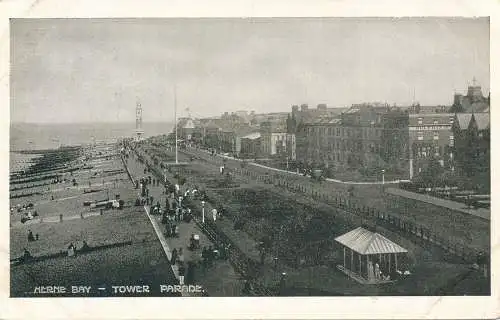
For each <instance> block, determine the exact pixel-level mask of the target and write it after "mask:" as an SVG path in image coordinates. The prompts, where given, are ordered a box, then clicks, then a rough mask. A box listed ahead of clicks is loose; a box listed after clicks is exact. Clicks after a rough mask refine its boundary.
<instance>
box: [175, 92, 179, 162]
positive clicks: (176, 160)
mask: <svg viewBox="0 0 500 320" xmlns="http://www.w3.org/2000/svg"><path fill="white" fill-rule="evenodd" d="M174 117H175V164H178V163H179V160H178V156H177V87H176V85H175V83H174Z"/></svg>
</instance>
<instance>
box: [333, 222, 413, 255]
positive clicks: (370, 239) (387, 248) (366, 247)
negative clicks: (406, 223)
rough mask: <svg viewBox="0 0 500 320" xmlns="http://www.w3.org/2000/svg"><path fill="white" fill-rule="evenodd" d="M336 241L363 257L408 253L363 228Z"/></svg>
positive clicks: (350, 232) (377, 234)
mask: <svg viewBox="0 0 500 320" xmlns="http://www.w3.org/2000/svg"><path fill="white" fill-rule="evenodd" d="M335 241H337V242H339V243H341V244H343V245H344V246H346V247H348V248H349V249H351V250H353V251H356V252H357V253H359V254H363V255H367V254H382V253H404V252H408V250H406V249H405V248H403V247H401V246H400V245H398V244H396V243H394V242H392V241H391V240H389V239H387V238H386V237H384V236H383V235H381V234H379V233H376V232H371V231H368V230H366V229H364V228H362V227H359V228H356V229H354V230H352V231H349V232H348V233H345V234H343V235H341V236H339V237H337V238H335Z"/></svg>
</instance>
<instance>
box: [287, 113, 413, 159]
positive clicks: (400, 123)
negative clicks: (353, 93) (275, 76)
mask: <svg viewBox="0 0 500 320" xmlns="http://www.w3.org/2000/svg"><path fill="white" fill-rule="evenodd" d="M407 132H408V113H407V112H404V111H401V110H397V109H391V108H390V107H388V106H373V105H368V104H363V105H355V106H353V107H352V108H350V109H349V110H348V111H346V112H344V113H342V114H341V115H340V116H339V117H337V118H319V119H314V120H311V121H307V122H304V123H302V124H301V125H300V127H299V130H298V131H297V133H296V140H297V161H299V162H301V163H304V164H308V165H313V166H325V167H345V168H352V169H360V168H363V167H377V166H383V165H384V164H385V163H384V162H386V161H387V162H394V163H397V164H399V163H400V162H402V161H403V162H404V158H405V156H406V157H407V155H408V138H407V137H408V134H407ZM406 162H407V161H406Z"/></svg>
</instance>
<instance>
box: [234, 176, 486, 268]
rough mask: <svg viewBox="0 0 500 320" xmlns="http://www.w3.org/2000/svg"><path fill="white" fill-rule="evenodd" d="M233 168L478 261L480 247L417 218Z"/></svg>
mask: <svg viewBox="0 0 500 320" xmlns="http://www.w3.org/2000/svg"><path fill="white" fill-rule="evenodd" d="M233 172H234V173H236V174H237V175H239V176H241V177H242V178H243V179H245V180H247V181H249V180H254V181H257V182H261V183H265V184H272V185H274V186H275V187H277V188H281V189H284V190H286V191H289V192H295V193H302V194H304V195H306V196H310V197H311V198H312V199H314V200H318V201H320V202H323V203H326V204H328V205H330V206H333V207H335V208H338V209H341V210H344V211H346V212H347V213H348V214H349V215H351V218H348V220H349V222H351V223H355V222H356V220H357V221H359V219H360V218H363V219H365V220H367V221H371V222H372V223H374V224H375V225H378V226H381V227H384V228H386V229H388V230H391V231H396V232H399V233H400V234H402V235H405V236H406V237H409V238H413V240H416V241H418V242H421V243H422V244H424V245H434V246H437V247H439V248H441V249H443V250H444V251H445V252H448V253H450V254H452V255H455V256H457V257H459V258H461V259H462V260H464V261H465V262H468V263H473V262H476V260H477V256H478V254H479V253H480V252H479V251H477V250H474V249H471V248H469V247H466V246H464V245H462V244H460V243H457V242H456V241H453V240H450V239H448V238H445V237H443V236H442V235H441V234H439V233H436V232H434V231H432V230H430V229H428V228H426V227H424V226H423V225H421V224H418V223H416V222H414V221H409V220H406V219H402V218H401V217H399V216H396V215H391V214H387V213H384V212H382V211H380V210H379V209H377V208H373V207H369V206H366V205H361V204H359V203H355V202H354V201H352V200H349V198H348V197H345V196H343V195H342V194H341V193H340V192H339V193H337V194H336V195H332V194H330V193H326V192H322V191H320V190H317V189H315V188H312V187H309V186H305V185H301V184H300V183H291V182H289V181H287V180H286V179H284V178H283V177H282V176H280V175H278V174H267V175H260V174H257V173H255V172H252V171H250V170H247V169H243V168H241V169H240V168H237V169H233Z"/></svg>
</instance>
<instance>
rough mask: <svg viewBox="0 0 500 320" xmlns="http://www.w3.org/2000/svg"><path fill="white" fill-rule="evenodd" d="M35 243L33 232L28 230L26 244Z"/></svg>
mask: <svg viewBox="0 0 500 320" xmlns="http://www.w3.org/2000/svg"><path fill="white" fill-rule="evenodd" d="M32 241H35V237H33V232H32V231H31V230H28V242H32Z"/></svg>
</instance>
